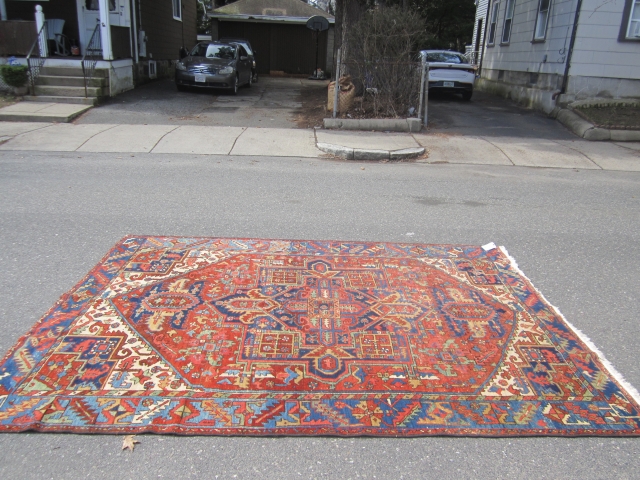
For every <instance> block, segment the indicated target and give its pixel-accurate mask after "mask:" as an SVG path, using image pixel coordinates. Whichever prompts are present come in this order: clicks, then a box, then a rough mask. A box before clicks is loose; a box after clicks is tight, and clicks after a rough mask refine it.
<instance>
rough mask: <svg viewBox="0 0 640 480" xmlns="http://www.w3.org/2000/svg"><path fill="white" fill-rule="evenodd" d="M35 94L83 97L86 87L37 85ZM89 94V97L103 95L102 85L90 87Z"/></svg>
mask: <svg viewBox="0 0 640 480" xmlns="http://www.w3.org/2000/svg"><path fill="white" fill-rule="evenodd" d="M35 94H36V96H38V95H49V96H52V97H83V98H84V87H67V86H58V85H36V87H35ZM87 95H88V96H89V97H102V96H103V95H104V92H103V88H102V87H88V88H87Z"/></svg>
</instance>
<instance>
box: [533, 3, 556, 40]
mask: <svg viewBox="0 0 640 480" xmlns="http://www.w3.org/2000/svg"><path fill="white" fill-rule="evenodd" d="M543 1H544V0H538V9H537V12H536V22H535V24H534V25H533V41H535V42H540V41H544V40H546V38H547V27H548V26H549V16H550V15H551V3H552V1H553V0H548V3H547V10H546V15H545V17H544V30H542V35H541V36H538V22H539V21H540V15H541V14H542V12H543V10H541V9H540V8H541V7H542V2H543Z"/></svg>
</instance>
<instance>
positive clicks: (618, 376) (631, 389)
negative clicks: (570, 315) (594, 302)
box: [498, 245, 640, 405]
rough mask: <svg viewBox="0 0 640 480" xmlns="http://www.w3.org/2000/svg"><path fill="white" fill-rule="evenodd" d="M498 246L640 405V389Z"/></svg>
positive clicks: (505, 253) (505, 252) (501, 247)
mask: <svg viewBox="0 0 640 480" xmlns="http://www.w3.org/2000/svg"><path fill="white" fill-rule="evenodd" d="M498 248H499V249H500V251H502V253H503V254H504V255H505V256H506V257H507V258H508V259H509V261H510V262H511V266H512V268H513V269H514V270H516V271H517V272H518V273H519V274H520V275H522V277H523V278H525V279H526V280H527V281H528V282H529V283H530V284H531V286H532V287H533V289H534V290H535V292H536V294H538V295H539V296H540V298H542V300H544V302H545V303H546V304H547V305H549V306H550V307H551V308H553V310H554V311H555V313H556V314H557V315H558V316H559V317H560V318H562V320H563V321H564V323H566V324H567V326H568V327H569V328H570V329H571V330H572V331H573V333H575V334H576V336H577V337H578V338H579V339H580V340H582V342H583V343H584V344H585V345H586V346H587V347H589V348H590V349H591V351H592V352H593V353H595V354H596V355H597V357H598V360H600V363H602V366H603V367H604V368H605V369H606V370H607V372H608V373H609V375H611V377H613V378H614V379H615V380H616V381H617V382H618V384H620V386H621V387H622V388H623V389H624V390H625V391H626V393H628V394H629V395H630V396H631V398H632V399H633V400H634V401H635V402H636V403H637V404H638V405H640V393H639V392H638V390H636V388H635V387H634V386H633V385H631V384H630V383H629V382H628V381H626V380H625V378H624V376H623V375H622V374H621V373H620V372H618V370H616V368H615V367H614V366H613V365H612V364H611V362H609V360H607V359H606V358H605V356H604V355H603V353H602V352H601V351H600V350H599V349H598V347H596V345H595V344H594V343H593V342H592V341H591V339H590V338H589V337H588V336H586V335H585V334H584V333H582V331H580V329H578V328H576V327H575V326H574V325H573V324H572V323H571V322H570V321H568V320H567V318H566V317H565V316H564V315H563V314H562V312H561V311H560V309H559V308H558V307H556V306H555V305H553V304H552V303H551V302H549V300H547V299H546V297H545V296H544V295H543V294H542V292H540V290H538V289H537V288H536V286H535V285H534V284H533V282H532V281H531V279H529V277H527V276H526V275H525V274H524V272H523V271H522V270H520V267H518V262H516V260H515V258H513V257H512V256H511V255H509V252H508V251H507V249H506V248H505V247H504V246H502V245H501V246H499V247H498Z"/></svg>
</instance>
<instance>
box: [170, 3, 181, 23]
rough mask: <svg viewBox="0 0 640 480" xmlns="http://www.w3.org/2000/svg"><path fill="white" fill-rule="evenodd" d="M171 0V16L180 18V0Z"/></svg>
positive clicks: (176, 18)
mask: <svg viewBox="0 0 640 480" xmlns="http://www.w3.org/2000/svg"><path fill="white" fill-rule="evenodd" d="M172 1H173V18H174V19H175V20H182V0H172Z"/></svg>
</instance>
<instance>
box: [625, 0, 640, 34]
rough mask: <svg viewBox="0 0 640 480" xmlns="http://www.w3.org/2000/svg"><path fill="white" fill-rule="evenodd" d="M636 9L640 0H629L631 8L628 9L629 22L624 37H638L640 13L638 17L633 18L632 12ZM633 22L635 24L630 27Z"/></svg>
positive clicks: (639, 32) (639, 5) (639, 7)
mask: <svg viewBox="0 0 640 480" xmlns="http://www.w3.org/2000/svg"><path fill="white" fill-rule="evenodd" d="M636 9H638V10H640V0H632V1H631V8H630V9H629V23H628V24H627V33H626V35H625V38H631V39H635V38H640V19H639V18H640V15H638V17H639V18H636V19H634V18H633V14H634V12H635V10H636ZM634 23H635V25H634V26H633V28H632V27H631V25H632V24H634ZM632 30H633V31H632Z"/></svg>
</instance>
